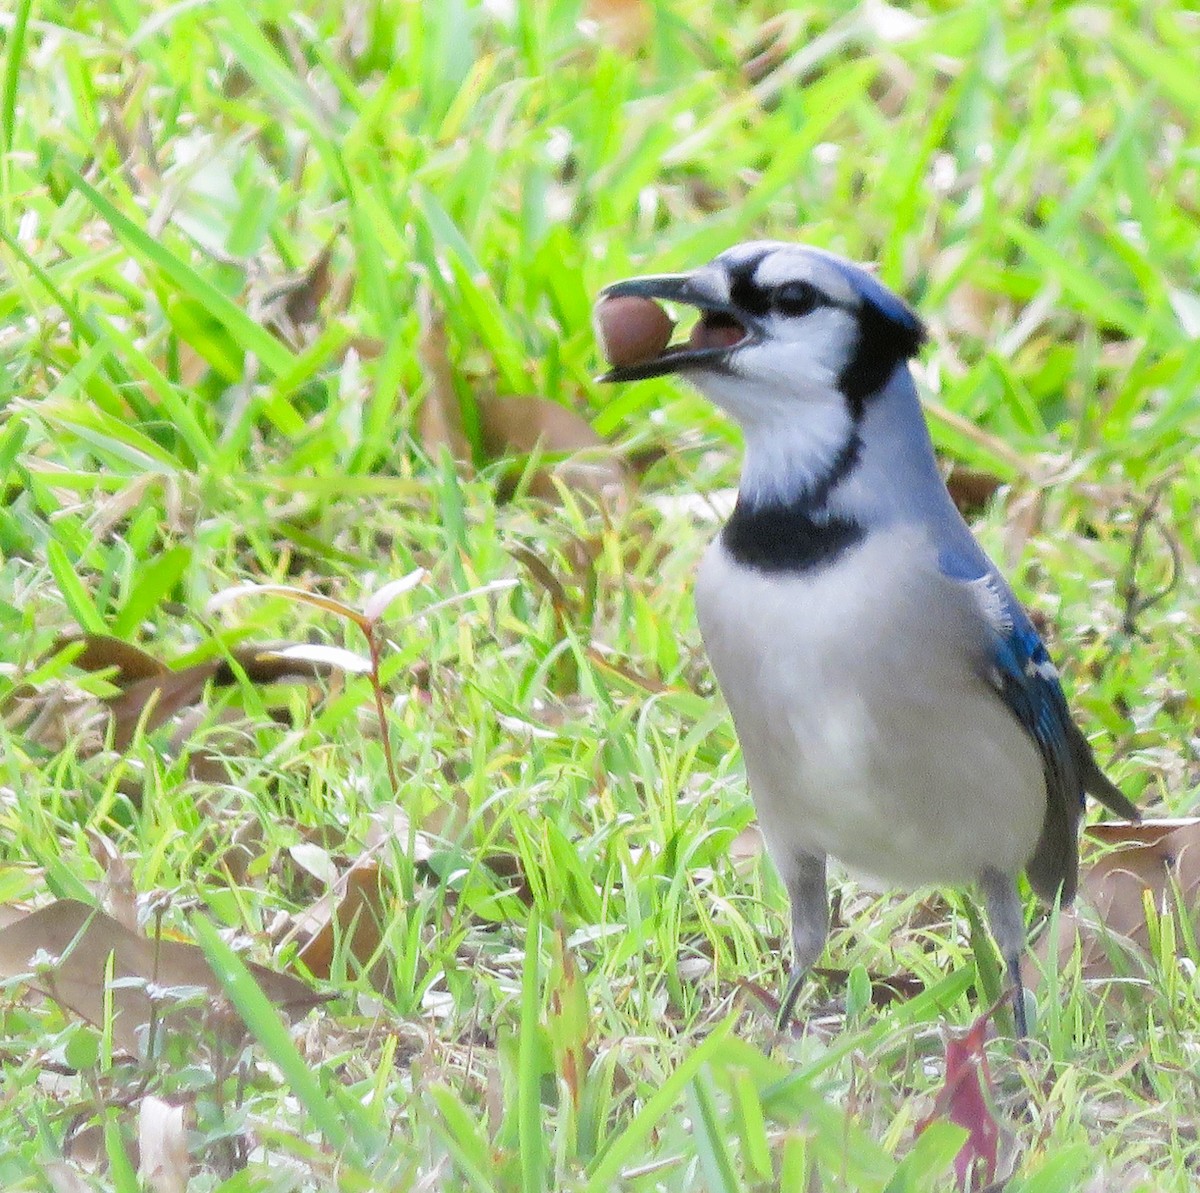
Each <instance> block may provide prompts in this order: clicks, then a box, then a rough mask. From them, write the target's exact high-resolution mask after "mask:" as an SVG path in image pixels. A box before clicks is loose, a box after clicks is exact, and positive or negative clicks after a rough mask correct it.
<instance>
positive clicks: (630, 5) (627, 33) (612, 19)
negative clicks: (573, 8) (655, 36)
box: [583, 0, 654, 53]
mask: <svg viewBox="0 0 1200 1193" xmlns="http://www.w3.org/2000/svg"><path fill="white" fill-rule="evenodd" d="M583 15H584V19H585V20H587V21H591V22H592V23H593V24H594V25H595V28H596V34H597V37H598V39H599V40H600V41H602V42H603V43H604V44H605V45H607V46H612V47H614V48H615V49H618V50H624V51H625V52H626V53H634V52H636V51H637V50H640V49H642V48H643V47H644V46H645V45H646V43H647V41H649V39H650V32H651V30H652V29H653V27H654V23H653V19H652V16H653V9H652V6H651V5H650V4H649V2H648V0H587V4H586V5H585V6H584V12H583Z"/></svg>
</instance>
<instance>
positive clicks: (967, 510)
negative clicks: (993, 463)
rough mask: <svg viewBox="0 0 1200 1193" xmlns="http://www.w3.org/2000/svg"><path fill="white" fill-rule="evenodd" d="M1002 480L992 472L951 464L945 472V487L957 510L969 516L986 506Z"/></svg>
mask: <svg viewBox="0 0 1200 1193" xmlns="http://www.w3.org/2000/svg"><path fill="white" fill-rule="evenodd" d="M1003 484H1004V482H1003V481H1002V480H1001V479H1000V478H999V477H998V476H996V474H995V473H993V472H985V471H984V470H983V469H981V468H968V467H966V465H964V464H951V465H950V471H949V472H948V473H947V474H946V488H947V489H948V490H949V491H950V498H951V500H952V501H953V502H954V504H955V505H956V506H958V509H959V512H960V513H962V514H965V515H967V516H970V515H971V514H978V513H979V512H980V511H981V510H984V509H986V508H987V505H988V503H989V502H990V501H991V500H992V498H993V497H995V496H996V494H997V492H999V490H1000V487H1001V485H1003Z"/></svg>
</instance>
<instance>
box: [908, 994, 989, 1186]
mask: <svg viewBox="0 0 1200 1193" xmlns="http://www.w3.org/2000/svg"><path fill="white" fill-rule="evenodd" d="M990 1022H991V1012H990V1011H989V1012H988V1013H987V1014H984V1015H980V1016H979V1018H978V1019H976V1020H975V1022H974V1023H972V1024H971V1026H970V1027H968V1028H967V1029H966V1031H964V1032H961V1033H952V1034H948V1035H947V1036H946V1079H945V1082H944V1083H943V1085H942V1088H941V1089H940V1090H938V1092H937V1096H936V1097H935V1098H934V1103H933V1111H932V1112H931V1113H930V1114H929V1116H928V1117H927V1118H925V1119H922V1121H921V1122H920V1123H918V1124H917V1134H918V1135H920V1134H921V1132H922V1131H925V1130H926V1129H928V1128H929V1127H930V1126H931V1125H932V1124H933V1123H935V1122H938V1121H939V1120H945V1121H948V1122H952V1123H955V1124H956V1125H957V1126H960V1127H963V1128H965V1129H966V1131H967V1139H966V1142H965V1143H964V1144H963V1145H962V1147H961V1148H960V1149H959V1152H958V1154H957V1155H956V1156H955V1157H954V1174H955V1176H956V1178H957V1180H958V1187H959V1188H960V1189H983V1188H985V1187H987V1186H989V1185H990V1184H991V1183H992V1181H993V1180H995V1177H996V1164H997V1162H998V1158H999V1147H1000V1124H999V1122H998V1121H997V1120H996V1115H995V1113H994V1112H993V1110H992V1105H991V1097H990V1091H991V1084H992V1079H991V1074H990V1073H989V1072H988V1063H987V1053H986V1051H985V1049H984V1045H985V1044H986V1042H987V1031H988V1025H989V1023H990Z"/></svg>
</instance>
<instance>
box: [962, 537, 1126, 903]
mask: <svg viewBox="0 0 1200 1193" xmlns="http://www.w3.org/2000/svg"><path fill="white" fill-rule="evenodd" d="M970 547H971V550H970V551H969V553H968V552H964V551H953V550H947V551H944V552H943V553H942V556H941V557H940V559H939V562H940V564H941V569H942V572H943V574H945V575H946V576H948V577H949V578H951V579H954V580H957V581H958V582H959V583H961V584H964V585H965V586H966V587H967V588H968V589H970V590H971V593H972V595H973V596H974V597H975V600H976V603H977V604H978V606H979V610H980V612H981V614H982V615H983V618H984V620H985V621H986V623H987V625H988V628H989V630H990V631H991V633H990V642H989V646H990V649H989V653H988V658H987V667H988V678H989V680H990V681H991V683H992V685H993V687H995V689H996V692H997V694H998V695H999V696H1000V698H1001V699H1002V700H1003V701H1004V703H1005V704H1007V705H1008V707H1009V708H1010V709H1011V710H1012V713H1013V715H1014V716H1015V717H1016V718H1017V720H1018V721H1020V722H1021V724H1022V725H1023V726H1024V728H1025V730H1026V732H1027V733H1028V734H1029V736H1030V737H1031V738H1032V739H1033V741H1034V744H1035V745H1036V746H1037V748H1038V752H1039V753H1040V755H1041V758H1042V773H1043V775H1044V776H1045V780H1046V814H1045V821H1044V823H1043V825H1042V836H1041V839H1040V840H1039V842H1038V846H1037V850H1036V851H1035V853H1034V856H1033V857H1032V858H1031V859H1030V862H1029V865H1028V867H1027V873H1028V874H1029V880H1030V882H1031V884H1032V885H1033V887H1034V889H1035V890H1037V891H1038V892H1039V893H1040V894H1042V895H1044V896H1045V897H1046V898H1048V899H1053V898H1054V895H1055V892H1056V891H1057V890H1059V889H1060V888H1061V890H1062V894H1063V899H1064V901H1067V900H1069V899H1070V898H1071V896H1072V895H1073V894H1074V890H1075V875H1076V864H1077V853H1078V850H1077V846H1076V837H1077V830H1078V825H1079V820H1080V817H1081V816H1082V815H1083V802H1084V792H1085V791H1087V792H1090V793H1091V794H1092V795H1093V796H1095V797H1096V798H1097V799H1098V800H1100V802H1101V803H1103V804H1104V805H1105V806H1106V807H1108V808H1110V809H1111V810H1112V811H1113V812H1115V813H1116V814H1117V815H1118V816H1124V817H1126V818H1127V819H1130V820H1136V819H1138V811H1137V808H1136V807H1134V805H1133V804H1132V803H1130V801H1129V800H1128V799H1126V797H1125V796H1124V795H1123V794H1122V793H1121V791H1120V789H1119V788H1117V787H1116V786H1114V785H1113V783H1111V782H1110V781H1109V780H1108V779H1107V778H1106V777H1105V775H1104V773H1103V772H1102V771H1101V770H1100V767H1099V766H1098V765H1097V764H1096V760H1095V758H1094V757H1093V756H1092V749H1091V746H1090V745H1089V744H1088V741H1087V738H1085V737H1084V736H1083V733H1082V731H1081V730H1080V728H1079V726H1078V725H1076V724H1075V720H1074V718H1073V717H1072V716H1071V710H1070V709H1069V708H1068V707H1067V698H1066V696H1065V695H1064V694H1063V689H1062V684H1061V683H1060V682H1059V678H1058V670H1057V669H1056V668H1055V666H1054V664H1053V662H1051V660H1050V655H1049V652H1048V651H1047V650H1046V646H1045V643H1043V642H1042V640H1041V638H1040V637H1039V636H1038V632H1037V630H1035V629H1034V628H1033V624H1032V622H1030V620H1029V617H1028V615H1027V614H1026V612H1025V610H1024V609H1022V608H1021V605H1020V602H1019V601H1018V600H1017V599H1016V597H1014V596H1013V594H1012V593H1011V592H1010V591H1009V589H1008V586H1007V585H1006V584H1005V583H1004V581H1003V580H1001V579H1000V577H999V575H998V574H997V573H996V571H995V570H994V569H993V568H992V567H991V566H990V564H989V563H988V561H987V557H986V556H985V555H984V554H983V552H982V551H980V550H979V548H978V546H977V544H975V542H974V541H973V540H972V541H971V544H970Z"/></svg>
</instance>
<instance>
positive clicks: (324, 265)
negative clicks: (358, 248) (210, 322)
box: [252, 235, 337, 348]
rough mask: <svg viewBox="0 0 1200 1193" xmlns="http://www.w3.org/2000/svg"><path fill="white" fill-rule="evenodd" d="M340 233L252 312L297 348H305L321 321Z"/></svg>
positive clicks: (267, 294)
mask: <svg viewBox="0 0 1200 1193" xmlns="http://www.w3.org/2000/svg"><path fill="white" fill-rule="evenodd" d="M336 242H337V236H336V235H335V236H333V237H331V238H330V240H329V241H328V243H327V244H326V245H325V247H324V248H323V249H322V250H321V251H320V252H319V253H318V254H317V256H316V257H315V258H314V260H313V262H312V264H311V265H309V267H308V268H307V269H305V270H302V271H301V272H299V273H296V274H292V275H291V276H290V277H286V278H284V279H283V280H282V281H280V282H278V283H276V284H275V285H274V286H272V287H271V288H270V289H269V290H268V291H267V292H266V293H265V294H263V295H262V297H261V298H260V299H258V300H256V301H255V302H254V304H253V305H254V307H255V310H254V311H253V312H252V313H253V314H254V315H255V316H256V317H257V318H258V320H259V322H261V323H262V324H263V325H264V326H265V327H268V328H270V329H271V331H273V332H274V333H275V335H277V336H278V337H279V338H280V339H281V340H283V341H284V342H285V343H286V344H288V345H289V346H291V347H293V348H303V347H304V346H305V345H306V344H308V343H310V342H311V341H312V340H313V338H314V335H313V331H314V329H316V330H319V328H320V324H321V303H322V302H324V301H325V299H326V298H327V297H328V295H329V291H330V288H331V286H332V281H333V277H332V273H331V271H330V268H329V267H330V263H331V262H332V261H333V246H334V244H335V243H336Z"/></svg>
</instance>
